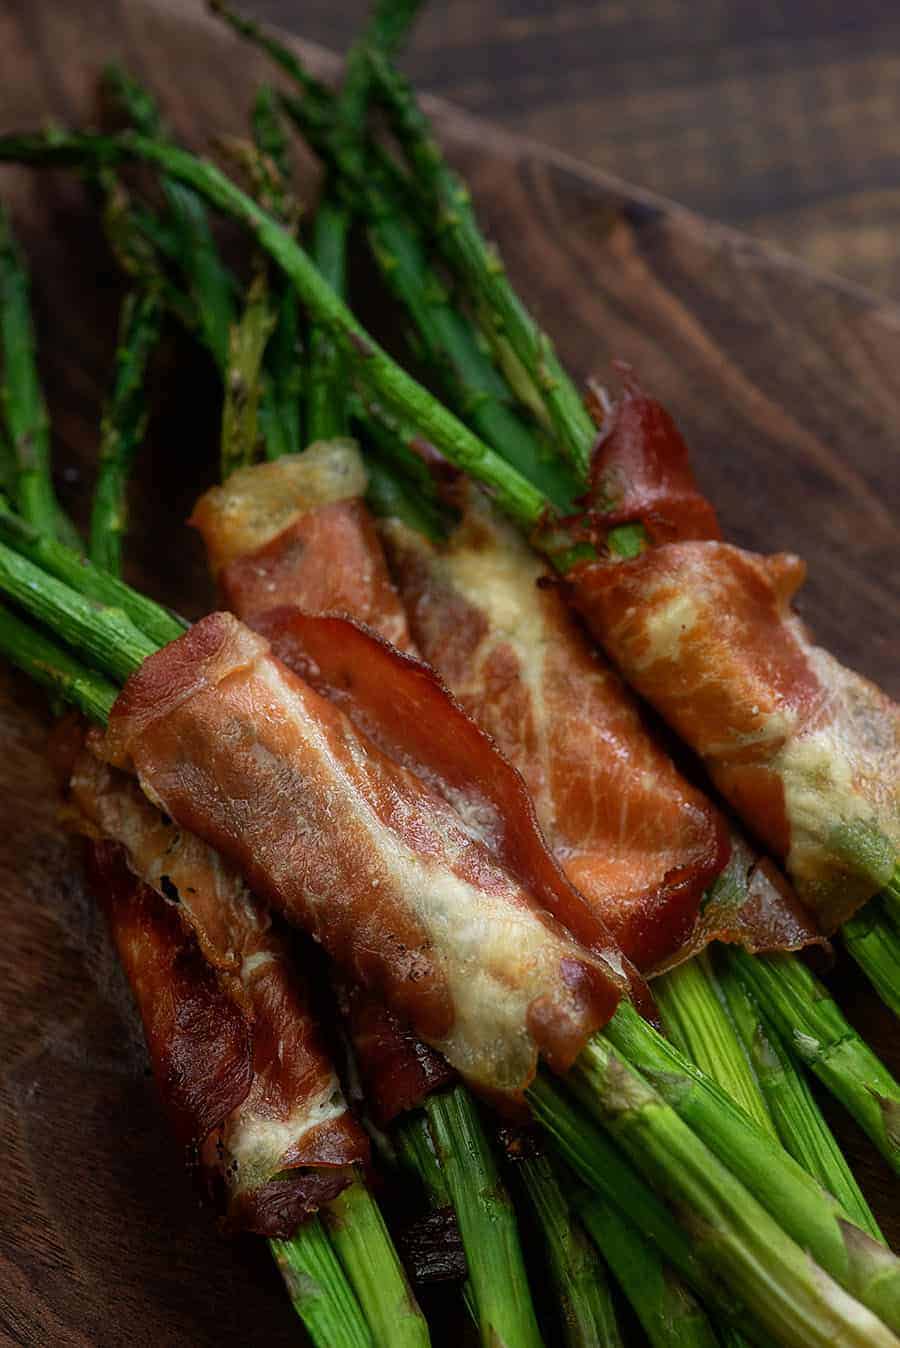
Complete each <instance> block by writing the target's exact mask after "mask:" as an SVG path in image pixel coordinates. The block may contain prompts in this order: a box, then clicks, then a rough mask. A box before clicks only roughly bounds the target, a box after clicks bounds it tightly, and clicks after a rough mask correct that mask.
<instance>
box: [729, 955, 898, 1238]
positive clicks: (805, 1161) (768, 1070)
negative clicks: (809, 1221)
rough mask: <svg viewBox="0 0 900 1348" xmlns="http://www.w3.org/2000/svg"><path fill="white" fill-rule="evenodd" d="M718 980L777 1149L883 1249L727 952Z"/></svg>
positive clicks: (802, 1086)
mask: <svg viewBox="0 0 900 1348" xmlns="http://www.w3.org/2000/svg"><path fill="white" fill-rule="evenodd" d="M717 955H718V958H717V961H716V965H717V974H718V978H719V984H720V986H721V988H722V990H723V992H724V994H725V998H726V1000H727V1002H728V1006H729V1009H730V1011H731V1015H732V1019H733V1021H734V1024H735V1026H736V1028H737V1031H738V1034H739V1035H740V1038H741V1042H742V1043H743V1045H744V1047H745V1049H746V1051H747V1053H748V1055H749V1056H750V1059H751V1061H752V1062H753V1066H754V1068H755V1070H756V1076H757V1080H758V1081H759V1085H760V1088H761V1090H762V1092H763V1095H764V1096H765V1100H766V1104H767V1105H768V1108H769V1113H770V1115H771V1117H772V1119H773V1121H774V1123H775V1127H776V1128H777V1130H778V1136H779V1137H780V1138H781V1143H782V1146H783V1147H784V1148H785V1150H786V1151H789V1152H790V1154H791V1155H792V1156H793V1157H794V1159H795V1160H797V1161H799V1162H800V1164H801V1165H802V1166H803V1169H804V1170H806V1171H807V1172H808V1173H809V1174H810V1175H812V1176H813V1178H814V1179H817V1180H818V1181H819V1182H820V1184H821V1185H822V1186H823V1188H825V1189H827V1190H828V1192H829V1193H830V1194H833V1195H834V1197H835V1198H836V1199H837V1200H838V1202H839V1203H840V1204H841V1207H842V1208H843V1209H844V1211H845V1212H847V1213H849V1215H850V1217H851V1218H852V1219H853V1221H854V1222H855V1223H856V1225H857V1226H859V1227H860V1228H861V1229H862V1230H863V1231H867V1232H868V1233H869V1235H870V1236H872V1237H873V1239H875V1240H879V1241H881V1242H882V1243H884V1237H883V1236H882V1234H881V1231H880V1230H879V1228H878V1223H877V1222H876V1221H875V1218H874V1217H873V1215H872V1212H871V1210H870V1208H869V1205H868V1203H867V1202H866V1200H865V1198H864V1197H863V1195H862V1192H861V1191H860V1188H859V1185H858V1184H857V1182H856V1180H855V1178H854V1176H853V1173H852V1171H851V1170H850V1167H849V1166H848V1164H847V1162H846V1160H845V1158H844V1154H843V1152H842V1151H841V1149H840V1147H839V1146H838V1144H837V1142H836V1141H835V1138H834V1135H833V1133H832V1131H831V1129H830V1128H829V1127H828V1124H827V1123H826V1122H825V1119H824V1117H823V1115H822V1111H821V1110H820V1109H819V1106H818V1105H817V1104H816V1101H815V1099H814V1098H813V1094H812V1092H811V1091H810V1089H809V1086H808V1085H807V1083H806V1079H805V1078H804V1077H803V1075H802V1074H801V1073H800V1072H799V1071H798V1069H797V1067H796V1066H795V1064H794V1061H793V1058H792V1057H791V1054H790V1052H789V1051H788V1049H787V1048H786V1047H785V1046H784V1045H783V1044H782V1042H781V1039H780V1038H779V1036H778V1034H777V1032H776V1031H775V1030H774V1029H773V1028H772V1027H771V1025H770V1024H769V1023H768V1022H767V1021H766V1019H765V1017H764V1016H763V1014H762V1012H761V1011H760V1009H759V1007H758V1005H757V1003H756V1001H755V1000H754V998H753V997H752V996H751V994H750V993H749V992H748V991H747V988H746V987H745V986H744V984H743V982H742V981H741V979H740V977H739V976H738V974H737V972H736V970H735V968H734V966H733V964H732V962H731V960H730V959H729V957H728V950H727V948H726V949H724V950H720V951H717Z"/></svg>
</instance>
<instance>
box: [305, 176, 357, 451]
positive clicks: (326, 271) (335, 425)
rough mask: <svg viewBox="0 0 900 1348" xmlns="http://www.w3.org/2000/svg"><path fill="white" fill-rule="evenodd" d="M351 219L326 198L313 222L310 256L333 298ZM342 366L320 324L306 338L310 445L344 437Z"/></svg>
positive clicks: (339, 287) (341, 281)
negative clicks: (329, 288)
mask: <svg viewBox="0 0 900 1348" xmlns="http://www.w3.org/2000/svg"><path fill="white" fill-rule="evenodd" d="M349 228H350V216H349V213H348V211H347V210H346V208H345V207H344V206H343V205H342V204H341V203H340V202H339V201H337V200H336V199H334V198H332V197H329V196H326V197H325V198H324V199H323V200H322V201H321V202H320V204H319V209H318V211H317V212H316V218H315V220H314V222H313V236H312V242H311V255H312V259H313V261H314V263H315V264H316V266H317V267H318V269H319V271H320V272H321V274H322V276H323V277H324V278H325V280H326V281H327V282H328V284H329V285H330V286H331V288H332V290H333V291H334V292H335V294H336V295H341V296H343V295H344V294H345V291H346V270H347V234H348V231H349ZM345 379H346V375H345V373H344V366H343V362H342V360H341V358H340V355H339V353H338V350H337V348H336V346H335V344H334V342H333V341H332V338H331V334H330V333H329V332H328V330H327V329H326V328H323V327H321V326H320V325H319V324H315V325H313V327H312V329H311V331H310V335H309V374H308V390H307V398H306V432H307V435H308V437H309V440H310V441H313V440H333V439H335V438H336V437H337V436H340V435H346V433H347V400H346V391H345V387H344V384H345Z"/></svg>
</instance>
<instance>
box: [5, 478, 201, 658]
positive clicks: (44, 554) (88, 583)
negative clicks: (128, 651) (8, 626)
mask: <svg viewBox="0 0 900 1348" xmlns="http://www.w3.org/2000/svg"><path fill="white" fill-rule="evenodd" d="M0 541H2V542H3V543H6V544H8V545H9V547H10V548H12V549H14V550H15V551H16V552H17V553H20V554H21V555H22V556H23V557H27V558H28V559H29V561H31V562H33V563H34V564H35V565H36V566H38V567H40V568H41V569H42V570H43V571H45V572H47V573H48V575H51V576H55V577H56V578H57V580H61V581H63V582H65V583H66V584H67V585H71V586H72V588H73V589H77V590H78V591H79V593H81V594H83V595H85V596H86V597H87V598H88V599H91V600H93V601H94V602H95V603H98V604H105V605H107V606H108V607H110V608H112V609H118V610H121V611H122V612H123V613H125V614H127V616H128V617H129V618H130V619H131V621H132V622H133V623H134V625H135V626H136V627H138V628H140V630H141V631H142V632H144V633H145V634H146V635H147V636H148V637H149V638H150V639H151V640H152V641H154V642H155V643H157V644H158V645H160V646H162V645H165V643H166V642H167V641H174V640H175V638H176V637H179V636H181V634H182V632H183V631H184V630H185V627H186V626H187V624H186V623H185V622H184V621H183V620H182V619H181V618H177V617H175V616H174V615H173V614H171V613H169V612H168V610H167V609H164V608H163V607H162V606H161V605H160V604H156V603H154V601H153V600H152V599H147V598H146V596H145V595H142V594H139V593H138V591H137V590H132V589H131V588H130V587H129V586H127V585H123V584H122V582H121V581H120V580H118V579H117V578H116V577H115V576H112V575H109V574H108V573H107V572H105V571H102V570H100V568H99V567H97V566H95V565H94V564H93V562H91V561H90V560H89V559H88V558H86V557H82V556H81V554H80V553H79V552H76V551H74V550H73V549H72V548H68V547H66V545H65V544H64V543H59V542H57V541H56V539H55V538H52V537H50V536H49V535H47V534H42V533H40V532H39V531H38V530H37V529H35V528H34V526H33V525H31V524H28V523H27V522H26V521H25V520H23V519H22V518H21V517H20V516H19V515H17V514H16V513H15V511H13V510H12V509H11V508H10V507H9V506H8V505H7V504H6V502H5V501H4V500H3V498H2V497H0Z"/></svg>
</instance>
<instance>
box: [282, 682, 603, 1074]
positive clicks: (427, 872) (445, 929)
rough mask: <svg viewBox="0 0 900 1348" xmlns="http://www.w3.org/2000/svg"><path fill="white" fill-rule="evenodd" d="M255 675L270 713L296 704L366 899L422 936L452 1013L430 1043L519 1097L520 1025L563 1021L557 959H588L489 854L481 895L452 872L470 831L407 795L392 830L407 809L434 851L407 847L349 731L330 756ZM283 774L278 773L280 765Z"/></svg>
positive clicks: (523, 1041) (528, 1041)
mask: <svg viewBox="0 0 900 1348" xmlns="http://www.w3.org/2000/svg"><path fill="white" fill-rule="evenodd" d="M257 673H258V676H259V677H260V678H261V679H262V680H263V681H264V682H265V685H266V687H267V688H268V689H269V690H270V693H271V698H272V704H273V705H276V704H281V705H282V706H284V704H285V701H287V702H288V703H290V704H293V714H292V715H290V722H291V726H292V730H293V731H294V733H295V734H296V735H297V736H298V737H301V738H302V740H303V742H304V744H305V746H306V747H307V748H308V749H309V750H311V757H312V756H315V758H316V759H317V760H318V762H319V763H320V764H321V765H322V768H323V769H325V770H327V785H326V782H325V777H326V771H321V772H319V773H317V778H318V780H317V786H316V790H317V791H320V792H321V791H322V790H323V788H324V791H325V798H326V801H327V809H328V812H329V814H332V815H334V816H335V817H337V818H339V819H340V822H341V829H342V831H343V832H344V833H345V836H347V837H350V838H354V841H353V844H352V845H353V846H354V847H356V846H359V848H360V853H361V855H364V856H366V857H367V858H369V865H370V867H371V869H370V872H369V884H370V886H371V887H372V889H373V890H375V891H378V890H379V889H380V888H381V887H382V886H385V887H386V893H385V899H386V901H388V902H390V901H393V902H396V903H397V904H398V906H399V907H401V908H406V909H407V910H412V912H413V913H414V915H415V918H416V920H417V922H418V923H419V924H420V926H421V928H422V929H423V930H424V931H425V933H426V935H427V940H428V945H429V948H428V955H429V958H430V959H431V960H433V961H434V962H436V963H437V965H438V966H439V968H440V971H441V973H442V974H443V977H444V979H445V980H446V983H447V985H448V988H449V990H450V993H451V997H452V1004H453V1013H454V1015H453V1023H452V1027H451V1029H450V1031H449V1033H448V1034H447V1035H446V1036H445V1037H442V1038H437V1039H436V1038H433V1037H431V1038H429V1042H430V1043H431V1044H432V1046H433V1047H434V1048H436V1049H438V1050H439V1051H440V1052H441V1053H443V1054H444V1056H445V1057H446V1058H447V1060H448V1061H449V1062H450V1063H451V1064H452V1065H453V1066H454V1067H456V1068H457V1070H458V1071H460V1072H461V1073H463V1075H465V1076H466V1077H468V1078H469V1079H470V1080H471V1081H473V1082H475V1083H480V1084H482V1085H484V1086H486V1087H488V1088H490V1089H492V1090H500V1091H503V1090H515V1089H518V1088H519V1087H521V1085H522V1084H523V1082H527V1081H528V1080H529V1079H530V1077H531V1075H532V1072H533V1069H534V1063H535V1060H536V1058H537V1046H536V1044H535V1042H534V1039H533V1038H532V1036H531V1034H530V1032H529V1030H528V1026H527V1019H528V1011H529V1007H530V1005H531V1003H532V1002H533V1001H535V1000H536V999H538V998H547V999H549V1000H552V1002H553V1003H554V1005H555V1006H556V1007H558V1008H559V1009H560V1010H561V1011H562V1012H563V1013H565V1012H566V1009H567V1004H568V1002H569V996H568V993H567V992H566V990H565V988H563V986H562V985H561V980H560V962H561V961H562V960H564V959H567V958H568V959H571V960H574V961H577V962H578V963H581V964H584V963H586V962H589V960H590V957H589V956H587V955H586V953H585V951H584V950H583V948H582V947H581V946H579V945H577V944H576V942H575V941H574V940H573V939H572V938H571V937H569V936H568V934H567V933H565V932H563V931H561V930H554V929H553V928H552V927H551V925H550V924H548V922H547V921H545V920H544V917H543V916H542V915H541V914H540V913H538V912H537V911H536V910H535V909H534V908H533V907H532V906H531V905H530V903H529V901H528V899H527V896H526V895H525V894H524V893H523V892H522V890H521V889H520V888H519V886H518V885H517V884H516V882H515V881H514V880H512V878H510V877H508V876H507V875H506V874H505V873H504V872H502V871H501V870H500V869H499V868H497V867H493V866H492V865H491V864H490V862H489V861H488V860H487V858H485V860H484V862H483V863H482V864H481V874H482V876H483V877H484V883H482V884H481V885H479V886H478V887H476V886H475V885H474V884H472V883H470V882H469V881H468V880H467V879H465V878H464V877H462V876H460V875H459V874H457V873H456V870H455V869H454V864H455V862H457V861H458V860H459V857H460V854H461V851H462V848H463V846H465V845H469V844H470V842H471V834H470V832H469V830H468V829H467V828H466V827H465V825H464V824H463V822H462V821H461V820H460V819H459V818H458V816H457V815H456V813H455V812H451V811H450V810H449V808H446V807H444V806H443V803H442V802H440V801H439V800H437V799H432V800H430V801H427V802H422V801H421V799H420V797H419V796H418V794H413V795H412V796H411V797H409V798H407V799H405V800H403V799H400V798H398V799H395V800H393V801H392V813H393V817H394V818H395V819H396V820H397V821H398V823H400V824H401V825H402V822H403V821H402V818H401V816H402V813H403V811H404V810H406V811H408V812H409V815H410V818H413V817H415V818H417V820H418V823H419V825H420V826H421V825H422V824H423V823H427V827H428V829H429V831H430V836H431V838H432V840H433V839H434V838H435V837H437V841H438V845H439V848H440V855H439V856H437V857H435V856H434V855H433V854H432V855H422V854H420V852H419V851H416V850H414V849H413V848H412V847H411V846H409V845H408V844H407V842H406V841H405V838H404V837H403V836H402V831H401V830H400V829H398V828H396V827H388V826H387V825H386V824H385V823H384V822H383V821H382V820H381V818H380V817H379V815H378V814H377V813H376V810H375V808H374V807H373V805H372V804H371V802H370V801H369V799H368V798H367V797H366V796H365V795H364V794H363V792H361V791H360V789H359V784H358V781H357V780H355V774H354V773H353V771H352V769H353V767H357V768H359V767H360V766H362V765H364V764H365V763H366V760H367V755H368V750H367V746H366V744H365V743H364V742H363V741H361V740H360V739H359V738H357V736H356V735H355V733H354V731H353V728H352V726H351V725H350V724H349V723H348V724H347V725H346V727H345V729H344V732H343V737H342V740H341V743H340V749H341V751H342V752H341V754H337V753H335V752H334V751H333V747H332V744H331V742H330V741H329V739H328V737H327V736H326V735H325V734H323V732H322V730H321V728H320V726H319V725H318V723H317V722H316V721H315V720H314V718H312V717H311V716H310V715H309V714H308V712H307V710H306V708H305V707H304V706H303V705H302V704H299V705H298V704H297V702H296V693H295V690H294V688H293V687H292V686H291V685H290V684H286V683H285V681H284V679H283V677H282V674H281V672H280V668H279V666H278V665H276V664H275V663H274V662H273V661H264V662H262V663H261V664H260V666H258V670H257ZM343 754H347V757H344V756H343ZM280 770H281V772H282V773H283V772H284V764H283V763H282V764H281V765H280ZM423 804H424V805H425V812H424V813H423V812H422V805H423ZM470 823H471V821H470ZM305 827H306V824H305V821H298V822H297V826H296V832H295V835H294V838H293V839H292V845H291V847H289V848H288V847H286V848H284V849H283V852H282V856H283V859H284V864H285V865H286V866H288V867H290V858H291V853H292V852H293V847H294V846H295V845H298V844H299V845H301V846H303V847H307V846H313V847H315V846H316V845H315V842H314V841H313V834H314V831H315V830H314V828H313V829H312V830H311V832H310V840H309V842H304V839H303V834H304V831H305ZM360 839H361V840H360ZM316 859H317V867H316V874H317V876H318V881H319V886H320V893H319V895H318V896H308V897H311V900H312V902H313V903H315V904H319V905H327V902H328V891H329V888H330V887H331V886H332V885H333V884H334V883H335V879H334V876H332V875H330V874H329V870H328V860H327V856H326V854H325V849H323V848H321V847H318V848H316Z"/></svg>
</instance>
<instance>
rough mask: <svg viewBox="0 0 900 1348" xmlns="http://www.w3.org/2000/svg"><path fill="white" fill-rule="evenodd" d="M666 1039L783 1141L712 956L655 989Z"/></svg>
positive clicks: (669, 976)
mask: <svg viewBox="0 0 900 1348" xmlns="http://www.w3.org/2000/svg"><path fill="white" fill-rule="evenodd" d="M654 995H655V997H656V1002H657V1006H658V1007H659V1012H660V1015H661V1016H662V1022H663V1026H664V1027H665V1030H666V1033H667V1034H668V1036H669V1038H670V1039H671V1040H672V1042H673V1043H674V1044H677V1045H678V1047H679V1048H680V1049H681V1051H682V1052H683V1053H685V1054H687V1056H688V1057H689V1058H691V1059H692V1060H693V1061H694V1062H695V1063H696V1064H697V1066H698V1067H699V1068H701V1069H702V1070H703V1071H704V1072H705V1073H706V1074H707V1076H709V1077H711V1078H712V1079H713V1080H714V1081H717V1082H718V1083H719V1085H720V1086H722V1087H723V1088H724V1089H725V1090H726V1091H727V1093H728V1095H730V1096H731V1098H732V1100H734V1101H735V1103H736V1104H738V1105H740V1106H741V1108H742V1109H743V1110H745V1111H746V1113H747V1114H748V1115H749V1116H750V1118H752V1119H753V1121H754V1123H756V1124H757V1126H758V1127H759V1128H761V1129H762V1131H763V1132H766V1133H768V1134H769V1136H770V1137H775V1136H777V1134H776V1132H775V1128H774V1125H773V1123H772V1119H771V1117H770V1115H769V1111H768V1108H767V1107H766V1102H765V1099H764V1098H763V1095H762V1093H761V1091H760V1087H759V1082H758V1081H757V1079H756V1075H755V1073H754V1071H753V1067H752V1065H751V1063H750V1059H749V1058H748V1057H747V1054H746V1052H745V1051H744V1048H743V1047H742V1045H741V1043H740V1042H739V1040H738V1037H737V1034H736V1033H735V1029H734V1025H733V1023H732V1021H731V1018H730V1017H729V1015H728V1014H727V1012H726V1011H725V1009H724V1006H723V1004H722V1000H721V992H720V989H719V988H718V986H717V982H716V976H715V973H714V972H713V968H712V964H711V962H710V959H709V954H708V952H707V951H702V952H701V953H700V954H699V955H695V956H694V957H693V959H691V960H688V961H687V963H685V964H681V965H679V966H678V967H677V968H675V969H672V970H671V971H670V972H669V973H667V974H666V975H665V976H664V977H662V978H658V979H657V980H656V982H655V983H654Z"/></svg>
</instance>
